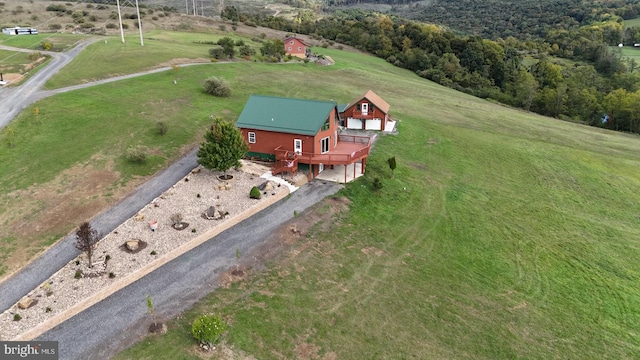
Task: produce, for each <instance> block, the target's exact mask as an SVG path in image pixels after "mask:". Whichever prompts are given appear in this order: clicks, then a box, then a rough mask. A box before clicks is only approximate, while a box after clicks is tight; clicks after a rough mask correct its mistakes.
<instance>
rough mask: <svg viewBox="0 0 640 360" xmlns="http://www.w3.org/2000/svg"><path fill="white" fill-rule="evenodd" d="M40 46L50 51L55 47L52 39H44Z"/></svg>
mask: <svg viewBox="0 0 640 360" xmlns="http://www.w3.org/2000/svg"><path fill="white" fill-rule="evenodd" d="M40 46H41V47H42V49H44V50H45V51H49V50H51V48H52V47H53V44H52V43H51V42H50V41H46V40H42V42H41V43H40Z"/></svg>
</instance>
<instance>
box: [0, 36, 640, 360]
mask: <svg viewBox="0 0 640 360" xmlns="http://www.w3.org/2000/svg"><path fill="white" fill-rule="evenodd" d="M163 36H167V37H170V35H163V34H162V33H158V34H156V35H154V37H155V38H158V39H162V38H163ZM199 38H200V35H197V36H196V35H194V37H193V39H199ZM174 39H175V41H164V42H163V43H162V46H159V45H158V46H157V47H156V46H153V45H150V46H149V49H150V50H149V51H150V54H155V52H154V51H159V49H164V50H163V51H165V52H166V53H167V54H175V53H178V51H180V50H176V49H189V48H192V47H194V46H195V45H193V42H192V41H191V38H190V37H181V36H178V38H175V37H174ZM151 44H153V42H151ZM97 45H100V44H96V45H95V46H97ZM102 45H104V44H102ZM107 46H108V45H107ZM154 49H155V50H154ZM322 52H324V53H325V54H327V55H330V56H331V57H332V58H334V59H335V60H336V61H337V64H336V65H335V66H330V67H317V66H315V65H312V64H308V65H306V66H305V65H302V64H262V63H252V62H237V63H229V64H204V65H198V66H192V67H182V68H181V69H180V70H179V71H177V72H175V71H173V70H170V71H167V72H164V73H159V74H153V75H147V76H144V77H140V78H136V79H132V80H126V81H121V82H118V83H113V84H107V85H102V86H98V87H95V88H90V89H86V90H79V91H74V92H70V93H66V94H63V95H58V96H54V97H52V98H49V99H46V100H43V101H41V102H39V103H37V104H34V106H33V107H31V108H29V109H27V110H26V111H25V112H24V113H23V114H21V116H20V117H19V118H18V119H16V121H15V122H14V123H12V125H11V129H12V130H13V134H11V135H10V134H9V132H8V131H7V130H6V129H5V130H3V131H2V132H0V144H1V145H2V146H1V147H0V184H1V186H0V189H2V190H1V193H0V199H1V200H2V201H0V204H2V205H1V206H0V218H1V219H3V220H2V221H3V222H2V223H1V224H0V226H2V229H3V236H2V237H0V240H1V241H0V247H2V250H3V251H2V254H3V255H2V256H3V257H4V258H3V259H2V260H1V261H2V265H4V264H6V263H7V261H8V258H9V257H10V255H11V254H15V253H17V252H19V251H24V249H25V247H27V248H28V246H29V245H28V244H29V242H28V241H30V240H29V239H30V238H28V237H25V236H23V235H22V233H21V231H24V228H22V227H20V226H18V225H19V224H20V221H21V220H23V219H29V218H30V219H32V220H33V219H43V220H47V219H48V218H47V214H48V216H49V217H51V216H52V214H55V215H57V216H56V219H58V218H65V220H66V221H67V222H66V223H61V224H54V225H55V227H54V226H53V225H52V227H51V228H50V229H49V228H46V229H45V228H40V229H39V231H38V232H37V233H36V234H35V235H33V236H35V237H36V240H37V241H41V242H43V243H47V242H50V241H52V240H51V239H54V240H55V239H56V234H59V233H64V232H65V231H68V230H69V229H71V228H72V227H73V226H75V225H77V223H78V222H77V221H76V220H77V219H86V218H87V217H89V216H91V215H92V214H94V213H95V212H92V211H95V207H91V206H88V205H87V204H89V203H90V204H93V203H92V202H91V201H93V202H96V203H100V202H101V203H100V204H103V205H104V204H107V203H108V202H109V201H113V198H115V197H117V195H114V193H117V192H118V189H120V188H121V187H122V186H125V184H128V183H132V182H133V183H135V181H140V180H136V179H139V178H142V177H144V176H147V175H148V174H151V173H153V172H154V171H156V170H157V169H158V168H160V167H161V166H164V165H165V164H167V163H168V162H169V161H171V160H172V159H175V157H176V156H178V154H179V153H181V152H182V151H183V150H184V147H188V146H190V145H194V144H196V143H197V142H199V140H200V135H201V134H202V131H203V129H204V127H205V126H206V124H207V123H208V119H209V116H210V115H211V114H217V115H222V116H224V117H225V118H227V119H230V120H234V119H235V118H236V117H237V116H238V114H239V113H240V111H241V109H242V106H243V105H244V103H245V101H246V99H247V98H248V96H249V95H250V94H268V95H278V96H290V97H303V98H313V99H334V100H336V101H338V102H347V101H349V100H351V99H353V98H354V97H356V96H358V95H360V94H362V93H363V92H364V91H365V90H367V89H372V90H374V91H375V92H376V93H378V94H379V95H381V96H382V97H383V98H384V99H385V100H386V101H387V102H389V103H390V104H391V106H392V114H393V116H394V117H395V118H397V119H399V121H400V122H399V125H398V126H399V134H398V135H397V136H385V137H382V138H381V139H380V140H379V141H378V142H377V143H376V145H375V149H374V152H373V154H372V156H371V158H370V161H369V162H368V167H367V174H366V176H365V177H364V178H362V179H360V180H359V181H357V182H355V183H353V184H350V185H349V186H348V187H347V189H346V190H345V191H343V192H342V195H344V196H346V197H348V198H349V199H350V201H351V205H350V211H348V212H346V213H343V214H342V215H341V216H339V217H337V218H335V219H332V220H333V221H332V223H334V225H333V226H329V225H326V226H324V227H330V230H328V231H325V230H323V229H322V228H323V226H319V227H317V228H314V229H313V230H312V231H310V232H309V233H308V234H307V236H306V237H304V238H301V239H299V240H298V242H297V243H295V245H293V246H292V248H291V249H290V251H288V252H287V253H286V254H285V256H284V257H283V258H281V259H278V260H275V259H274V260H271V261H270V264H269V266H268V267H267V269H266V270H265V271H264V272H262V273H259V274H257V275H256V276H254V277H252V278H250V279H247V280H245V281H242V282H240V283H236V284H234V285H233V286H231V287H230V288H228V289H220V290H218V291H216V292H214V293H213V294H211V295H210V296H209V297H208V298H206V299H204V300H203V301H202V302H201V303H200V304H199V305H198V306H197V307H196V308H195V309H194V310H193V311H191V312H189V313H187V314H185V316H183V317H181V318H180V319H177V320H175V321H173V322H171V323H170V331H169V333H168V334H167V335H165V336H159V337H152V338H149V339H146V340H145V341H143V342H141V343H139V344H138V345H136V346H135V347H133V348H131V349H129V350H127V351H126V352H125V353H123V354H121V355H120V356H119V358H122V359H142V358H149V359H162V358H165V359H176V358H198V350H197V348H196V345H195V344H194V342H193V340H192V339H191V336H190V334H189V326H190V323H191V321H192V320H193V319H194V318H195V317H196V316H197V315H198V314H201V313H208V312H214V313H217V314H221V315H222V316H224V318H225V319H227V321H228V322H229V324H230V327H229V330H228V332H227V334H226V335H225V338H224V340H225V342H226V343H227V344H228V345H229V346H231V347H232V348H233V349H234V350H235V351H237V352H244V353H247V354H250V355H252V356H254V357H255V358H258V359H269V358H282V357H286V358H296V357H297V358H305V357H306V358H314V357H315V358H323V357H324V358H327V359H331V358H342V359H371V358H419V359H423V358H478V359H495V358H534V359H549V358H563V359H566V358H573V359H589V358H593V359H596V358H597V359H600V358H602V357H609V358H616V359H618V358H638V357H640V338H639V335H638V332H637V330H636V327H637V324H638V323H639V322H640V291H639V290H638V289H637V283H638V280H639V279H640V265H639V263H638V261H637V258H638V256H639V255H640V244H639V243H638V240H637V239H638V238H639V236H638V235H640V234H639V231H638V223H639V217H638V214H640V208H639V207H640V206H639V205H638V204H640V194H638V192H637V191H636V189H637V188H638V186H639V185H640V170H639V169H640V166H638V165H640V164H639V162H640V142H639V141H638V137H637V136H630V135H625V134H620V133H612V132H606V131H603V130H601V129H596V128H590V127H585V126H580V125H576V124H571V123H566V122H561V121H557V120H553V119H548V118H544V117H540V116H535V115H532V114H528V113H524V112H520V111H514V110H512V109H508V108H506V107H503V106H500V105H496V104H492V103H488V102H486V101H483V100H480V99H476V98H472V97H469V96H467V95H464V94H461V93H457V92H455V91H453V90H450V89H446V88H443V87H440V86H437V85H434V84H433V83H431V82H428V81H426V80H424V79H421V78H419V77H417V76H416V75H415V74H412V73H411V72H407V71H404V70H401V69H398V68H395V67H393V66H391V65H390V64H388V63H386V62H385V61H383V60H380V59H376V58H373V57H369V56H365V55H362V54H354V53H347V52H340V51H335V50H324V49H323V50H322ZM171 56H174V55H167V58H170V57H171ZM158 60H159V62H160V60H161V61H165V60H166V59H165V58H162V59H160V58H159V59H158ZM110 62H112V59H111V58H110V57H106V56H103V57H95V58H93V62H92V66H93V67H95V68H103V69H105V72H106V71H107V70H108V71H109V73H110V72H111V71H114V70H112V69H113V66H114V65H111V64H110ZM145 66H147V65H145ZM283 74H286V76H283ZM212 75H216V76H223V77H225V78H226V79H227V80H229V82H230V83H231V86H232V90H233V94H232V96H231V97H230V98H228V99H225V100H220V99H215V98H212V97H209V96H207V95H205V94H204V93H203V92H202V91H201V89H202V88H201V86H202V81H203V80H204V79H205V78H207V77H209V76H212ZM82 76H89V75H87V73H83V74H82ZM176 78H178V82H177V85H174V84H173V80H174V79H176ZM57 81H60V82H73V81H77V80H73V79H71V77H70V76H69V77H68V78H67V79H64V80H57ZM34 107H38V109H39V115H37V116H35V114H34V112H33V110H34ZM157 121H165V122H167V123H168V124H169V132H168V133H167V135H165V136H164V137H161V136H159V135H158V134H157V133H156V132H155V131H154V127H155V123H156V122H157ZM8 138H11V141H12V142H14V143H15V146H14V147H12V148H9V147H7V146H6V144H7V140H8ZM136 144H143V145H147V146H149V147H150V148H152V149H153V152H152V156H151V158H150V160H149V162H147V163H146V164H144V165H142V166H139V165H135V164H130V163H128V162H126V161H125V160H124V156H123V154H124V152H125V149H126V148H127V147H128V146H130V145H136ZM390 156H396V158H397V160H398V168H397V169H396V175H395V178H394V179H391V178H390V176H389V169H388V167H387V165H386V159H387V158H389V157H390ZM98 170H99V171H98ZM87 173H89V174H91V175H94V176H96V178H99V179H106V180H102V181H103V182H101V183H99V184H98V185H100V186H93V187H90V186H87V187H86V188H84V187H77V186H76V187H74V186H73V185H74V184H75V181H79V180H78V179H79V178H80V179H86V178H88V176H85V175H86V174H87ZM376 177H378V178H380V179H382V182H383V184H384V187H383V189H382V190H380V191H379V192H377V193H376V192H374V191H373V190H372V187H371V182H372V181H373V179H374V178H376ZM131 179H134V180H133V181H132V180H131ZM83 184H86V183H83ZM69 191H70V193H69V194H71V195H69V196H67V195H68V194H67V192H69ZM44 192H48V193H50V194H52V197H51V199H50V200H51V203H46V202H44V201H43V200H41V198H40V196H42V194H43V193H44ZM79 194H86V197H85V198H83V197H82V195H79ZM58 195H59V198H55V196H58ZM59 204H62V205H61V206H64V205H66V206H71V205H73V208H74V209H80V210H78V213H77V214H75V218H73V217H69V218H67V217H63V216H61V215H60V214H61V209H60V208H59V207H56V206H54V205H59ZM53 211H55V212H53ZM318 211H319V212H322V211H326V209H323V208H322V207H321V208H320V209H318ZM43 223H44V221H43ZM39 226H43V227H44V226H45V225H44V224H42V225H40V223H39ZM5 229H9V231H11V233H9V235H8V236H7V235H5V234H6V233H4V231H5ZM47 231H48V232H47ZM56 232H57V233H56ZM37 241H36V243H37ZM5 254H6V255H5ZM158 311H159V312H161V309H158Z"/></svg>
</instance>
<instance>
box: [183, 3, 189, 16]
mask: <svg viewBox="0 0 640 360" xmlns="http://www.w3.org/2000/svg"><path fill="white" fill-rule="evenodd" d="M184 6H185V7H186V8H187V10H186V11H185V14H187V15H189V0H184Z"/></svg>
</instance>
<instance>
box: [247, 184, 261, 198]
mask: <svg viewBox="0 0 640 360" xmlns="http://www.w3.org/2000/svg"><path fill="white" fill-rule="evenodd" d="M260 196H261V195H260V189H258V187H257V186H254V187H252V188H251V191H250V192H249V197H250V198H252V199H260Z"/></svg>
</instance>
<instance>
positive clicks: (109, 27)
mask: <svg viewBox="0 0 640 360" xmlns="http://www.w3.org/2000/svg"><path fill="white" fill-rule="evenodd" d="M104 27H106V28H107V29H116V28H117V27H118V25H116V24H114V23H108V24H107V25H105V26H104Z"/></svg>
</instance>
